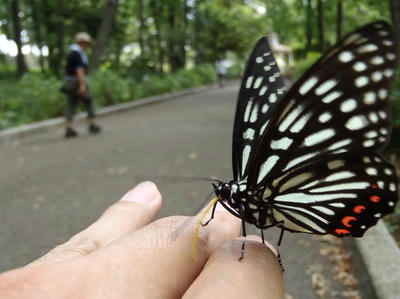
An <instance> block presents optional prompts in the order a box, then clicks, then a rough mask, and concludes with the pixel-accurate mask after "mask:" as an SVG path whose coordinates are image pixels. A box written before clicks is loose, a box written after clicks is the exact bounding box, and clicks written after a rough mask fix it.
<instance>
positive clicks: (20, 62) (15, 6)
mask: <svg viewBox="0 0 400 299" xmlns="http://www.w3.org/2000/svg"><path fill="white" fill-rule="evenodd" d="M18 13H19V2H18V0H13V1H12V17H13V21H14V41H15V43H16V44H17V49H18V55H17V76H18V77H19V78H20V77H22V75H23V74H24V73H25V72H26V71H27V70H28V68H27V67H26V63H25V58H24V54H22V42H21V23H20V22H19V16H18Z"/></svg>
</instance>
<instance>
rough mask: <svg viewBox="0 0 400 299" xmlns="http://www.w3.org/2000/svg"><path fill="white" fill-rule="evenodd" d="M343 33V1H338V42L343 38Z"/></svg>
mask: <svg viewBox="0 0 400 299" xmlns="http://www.w3.org/2000/svg"><path fill="white" fill-rule="evenodd" d="M342 34H343V2H342V0H338V1H337V23H336V42H339V41H340V40H341V39H342Z"/></svg>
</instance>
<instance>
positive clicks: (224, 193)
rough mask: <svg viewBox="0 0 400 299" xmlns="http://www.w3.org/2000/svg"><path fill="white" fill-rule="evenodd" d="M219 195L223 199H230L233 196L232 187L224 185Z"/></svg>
mask: <svg viewBox="0 0 400 299" xmlns="http://www.w3.org/2000/svg"><path fill="white" fill-rule="evenodd" d="M219 196H220V197H221V199H222V200H228V199H229V198H231V196H232V189H231V187H229V186H228V185H225V186H223V187H222V189H221V191H220V193H219Z"/></svg>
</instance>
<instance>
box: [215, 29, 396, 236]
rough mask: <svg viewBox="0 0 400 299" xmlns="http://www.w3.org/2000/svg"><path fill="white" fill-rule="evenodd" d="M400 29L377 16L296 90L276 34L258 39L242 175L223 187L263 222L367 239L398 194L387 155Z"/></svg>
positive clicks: (248, 86)
mask: <svg viewBox="0 0 400 299" xmlns="http://www.w3.org/2000/svg"><path fill="white" fill-rule="evenodd" d="M396 53H397V50H396V43H395V40H394V34H393V31H392V29H391V27H390V25H389V24H387V23H386V22H375V23H372V24H369V25H366V26H364V27H362V28H360V29H358V30H356V31H355V32H353V33H351V34H349V35H348V36H347V37H345V38H344V39H343V40H342V41H341V42H339V43H338V44H337V45H336V46H334V47H333V48H331V49H330V50H329V51H328V52H327V53H326V54H325V55H324V56H323V57H322V58H320V60H319V61H317V62H316V64H315V65H314V66H313V67H311V68H310V69H309V70H308V71H307V72H306V73H305V75H303V77H302V78H300V79H299V81H298V82H297V83H295V84H294V85H293V87H292V88H291V89H290V90H289V91H287V92H286V87H285V85H284V83H283V79H282V77H281V76H280V72H279V69H278V67H277V65H276V62H275V59H274V57H273V55H272V52H271V49H270V47H269V44H268V41H267V40H266V39H265V38H262V39H261V40H260V41H259V42H258V43H257V45H256V46H255V48H254V50H253V52H252V54H251V55H250V59H249V62H248V65H247V69H246V72H245V75H244V79H243V82H242V85H241V89H240V92H239V99H238V103H237V108H236V115H235V123H234V130H233V145H232V166H233V180H232V181H230V182H219V183H218V184H217V185H214V191H215V194H216V196H217V198H218V199H219V200H218V202H219V203H220V204H222V205H223V206H224V207H225V208H226V209H227V210H228V211H229V212H231V213H232V214H234V215H235V216H237V217H239V218H241V219H242V221H243V223H244V222H247V223H250V224H253V225H255V226H256V227H258V228H260V229H261V230H262V229H265V228H268V227H271V226H277V227H279V228H281V229H282V231H285V230H287V231H291V232H303V233H313V234H332V235H335V236H338V237H343V236H353V237H361V236H362V235H363V234H364V232H365V231H366V230H367V229H368V228H369V227H371V226H373V225H374V224H376V222H377V221H378V220H379V219H380V218H382V217H383V216H384V215H386V214H388V213H391V212H393V210H394V207H395V204H396V202H397V201H398V179H397V176H396V171H395V168H394V167H393V166H392V165H391V164H390V163H388V162H387V161H385V160H384V159H383V157H382V156H381V155H380V154H379V153H380V152H381V151H382V150H383V149H384V147H385V146H386V145H387V143H388V140H389V136H390V130H391V120H390V111H389V99H388V95H389V90H390V84H391V82H392V80H393V76H394V72H395V68H396V65H397V54H396Z"/></svg>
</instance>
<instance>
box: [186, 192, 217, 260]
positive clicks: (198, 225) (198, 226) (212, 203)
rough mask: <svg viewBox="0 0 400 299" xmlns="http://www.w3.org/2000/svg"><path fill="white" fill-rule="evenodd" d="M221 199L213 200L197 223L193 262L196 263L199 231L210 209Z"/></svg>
mask: <svg viewBox="0 0 400 299" xmlns="http://www.w3.org/2000/svg"><path fill="white" fill-rule="evenodd" d="M218 200H219V198H218V197H216V198H214V199H213V200H212V202H211V203H210V204H209V205H208V207H207V208H206V209H205V210H204V212H203V214H202V215H201V218H200V220H199V222H198V223H197V226H196V230H195V231H194V238H193V245H192V260H193V261H196V245H197V235H198V234H199V229H200V226H201V223H202V222H203V219H204V218H205V217H206V216H207V213H208V212H209V211H210V209H211V208H212V207H213V206H214V205H216V204H217V202H218Z"/></svg>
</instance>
